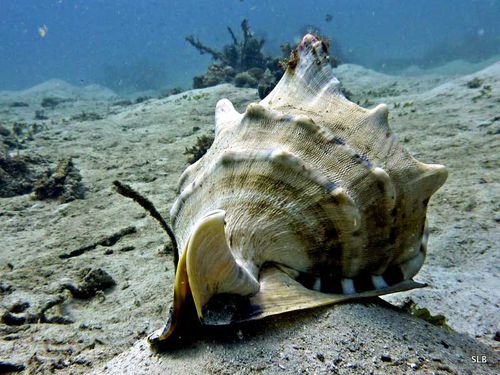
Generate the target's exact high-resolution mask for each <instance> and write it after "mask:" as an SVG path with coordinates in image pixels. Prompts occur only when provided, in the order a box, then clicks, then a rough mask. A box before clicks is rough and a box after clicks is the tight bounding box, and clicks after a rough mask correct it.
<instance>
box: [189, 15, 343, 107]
mask: <svg viewBox="0 0 500 375" xmlns="http://www.w3.org/2000/svg"><path fill="white" fill-rule="evenodd" d="M227 29H228V32H229V35H230V36H231V40H232V43H231V44H227V45H225V46H224V47H223V48H222V50H221V51H218V50H216V49H214V48H211V47H208V46H206V45H204V44H203V43H202V42H201V41H200V40H199V39H198V38H196V37H195V36H193V35H190V36H188V37H186V40H187V41H188V42H189V43H190V44H191V45H192V46H193V47H194V48H196V49H197V50H198V51H200V53H201V54H202V55H203V54H209V55H211V56H212V58H213V60H214V62H213V63H212V64H211V65H210V66H209V67H208V69H207V72H206V73H205V74H203V75H201V76H196V77H194V78H193V87H194V88H195V89H196V88H204V87H210V86H215V85H218V84H220V83H226V82H230V83H233V84H234V85H236V86H238V87H253V88H257V89H258V91H259V96H260V98H261V99H262V98H264V97H265V96H266V95H267V94H269V92H271V90H272V89H273V88H274V86H276V84H277V83H278V81H279V80H280V78H281V76H282V75H283V72H284V71H285V69H286V65H287V62H288V57H289V56H290V55H291V53H292V48H291V47H290V44H288V43H285V44H283V45H282V46H281V51H282V56H281V57H270V56H266V55H264V53H263V52H262V47H263V46H264V43H265V40H264V39H261V38H257V37H255V36H254V34H253V33H252V32H251V30H250V26H249V24H248V21H247V20H243V22H242V23H241V30H242V34H243V39H242V40H239V39H238V38H237V37H236V35H235V34H234V32H233V30H232V29H231V28H230V27H228V28H227ZM323 39H324V38H323ZM335 50H336V51H337V50H338V51H340V47H339V46H338V43H335ZM330 59H331V61H332V65H334V66H336V65H337V64H338V63H339V59H338V58H335V57H333V56H330Z"/></svg>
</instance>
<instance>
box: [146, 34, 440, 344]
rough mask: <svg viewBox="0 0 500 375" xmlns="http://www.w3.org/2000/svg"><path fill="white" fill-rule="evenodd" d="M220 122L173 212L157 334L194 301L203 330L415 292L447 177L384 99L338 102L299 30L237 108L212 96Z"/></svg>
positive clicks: (312, 45) (326, 67) (322, 48)
mask: <svg viewBox="0 0 500 375" xmlns="http://www.w3.org/2000/svg"><path fill="white" fill-rule="evenodd" d="M215 123H216V130H215V141H214V143H213V145H212V147H211V148H210V149H209V150H208V152H207V153H206V154H205V156H204V157H203V158H201V159H200V160H199V161H197V162H196V163H195V164H193V165H191V166H190V167H188V168H187V169H186V171H185V172H184V173H183V175H182V176H181V179H180V185H179V191H180V195H179V197H178V198H177V200H176V201H175V203H174V205H173V207H172V209H171V219H172V225H173V229H174V232H175V235H176V239H177V242H178V245H179V258H180V261H179V264H178V266H177V278H176V285H175V292H174V293H175V299H174V307H173V313H172V314H173V315H172V318H171V321H170V323H169V324H168V325H167V327H166V328H165V330H164V331H163V332H162V333H161V335H160V336H159V338H158V337H156V340H164V339H166V338H167V337H169V336H170V335H171V333H172V332H173V330H174V328H175V325H176V322H177V321H179V319H180V318H179V316H177V315H180V314H181V311H182V309H181V306H182V305H183V304H186V300H187V299H189V298H192V299H193V302H194V307H195V310H196V312H197V315H198V318H199V319H200V321H201V322H203V323H206V324H227V323H231V322H234V321H243V320H249V319H255V318H260V317H264V316H267V315H272V314H277V313H282V312H285V311H290V310H297V309H303V308H309V307H314V306H319V305H324V304H329V303H335V302H337V301H341V300H345V299H349V298H359V297H363V296H374V295H381V294H386V293H390V292H394V291H401V290H406V289H410V288H414V287H419V286H421V284H418V283H415V282H413V281H412V277H413V276H414V275H415V274H416V273H417V272H418V270H419V269H420V268H421V266H422V264H423V262H424V258H425V254H426V251H427V246H426V245H427V236H428V235H427V224H426V210H427V204H428V202H429V198H430V197H431V195H432V194H433V193H434V192H435V191H436V190H437V189H438V188H439V187H440V186H441V185H442V184H443V183H444V181H445V180H446V177H447V172H446V169H445V168H444V167H443V166H441V165H429V164H423V163H421V162H418V161H417V160H415V159H414V158H413V157H412V156H411V155H410V154H409V153H408V152H407V151H406V150H404V149H403V147H402V145H401V144H400V143H399V142H398V140H397V139H396V137H395V136H394V135H393V133H392V131H391V129H390V128H389V126H388V110H387V106H386V105H383V104H382V105H378V106H377V107H375V108H374V109H370V110H368V109H364V108H361V107H360V106H358V105H356V104H354V103H352V102H350V101H349V100H347V99H346V98H345V97H344V96H343V95H342V93H341V91H340V89H339V82H338V80H337V79H336V78H335V77H334V76H333V73H332V70H331V68H330V64H329V61H328V53H327V46H326V44H325V43H324V42H323V41H321V40H320V39H319V38H317V37H316V36H313V35H310V34H309V35H306V36H305V37H304V38H303V40H302V42H301V43H300V44H299V46H298V47H297V49H296V50H295V51H294V53H293V55H292V58H291V60H290V62H289V67H288V69H287V71H286V73H285V75H284V76H283V78H282V79H281V81H280V82H279V83H278V85H277V86H276V87H275V89H274V90H273V91H272V92H271V93H270V94H269V95H268V96H267V97H266V98H265V99H263V100H262V101H261V102H260V103H255V104H250V105H249V106H248V108H247V110H246V111H245V113H243V114H240V113H238V112H237V111H236V110H235V109H234V107H233V105H232V104H231V103H230V101H229V100H227V99H222V100H220V101H219V102H218V104H217V107H216V113H215ZM153 340H154V339H153Z"/></svg>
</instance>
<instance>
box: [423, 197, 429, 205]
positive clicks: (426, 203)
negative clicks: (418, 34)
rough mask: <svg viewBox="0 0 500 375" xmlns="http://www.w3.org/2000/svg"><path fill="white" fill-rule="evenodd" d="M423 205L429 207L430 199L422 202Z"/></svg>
mask: <svg viewBox="0 0 500 375" xmlns="http://www.w3.org/2000/svg"><path fill="white" fill-rule="evenodd" d="M422 204H423V205H424V207H427V205H428V204H429V198H427V199H424V200H423V201H422Z"/></svg>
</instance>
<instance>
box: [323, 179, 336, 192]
mask: <svg viewBox="0 0 500 375" xmlns="http://www.w3.org/2000/svg"><path fill="white" fill-rule="evenodd" d="M336 188H337V184H336V183H335V182H333V181H329V182H328V183H327V184H326V185H325V189H326V192H327V193H331V192H332V191H334V190H335V189H336Z"/></svg>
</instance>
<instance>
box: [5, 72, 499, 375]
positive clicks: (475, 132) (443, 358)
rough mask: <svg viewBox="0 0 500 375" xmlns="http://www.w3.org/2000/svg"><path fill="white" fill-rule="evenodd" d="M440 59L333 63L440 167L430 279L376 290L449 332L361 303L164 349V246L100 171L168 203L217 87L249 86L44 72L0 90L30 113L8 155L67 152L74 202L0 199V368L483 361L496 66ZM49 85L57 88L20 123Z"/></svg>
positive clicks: (273, 367)
mask: <svg viewBox="0 0 500 375" xmlns="http://www.w3.org/2000/svg"><path fill="white" fill-rule="evenodd" d="M442 71H443V69H440V70H439V72H434V73H433V72H427V73H426V74H421V75H413V76H389V75H383V74H379V73H376V72H373V71H370V70H367V69H365V68H362V67H359V66H355V65H342V66H341V67H340V68H338V69H336V71H335V74H336V75H337V76H338V77H339V79H340V80H341V82H342V83H343V85H344V86H345V87H346V88H347V89H348V90H349V91H350V92H352V93H353V100H356V101H358V102H359V103H360V104H361V105H363V106H366V107H372V106H374V105H376V104H378V103H387V104H388V106H389V109H390V117H389V120H390V121H389V122H390V126H391V128H392V129H393V131H394V132H395V134H396V135H397V136H398V137H399V139H400V140H401V142H403V143H404V145H405V147H406V148H407V149H408V150H409V151H410V152H412V154H413V155H414V156H415V157H416V158H417V159H419V160H420V161H423V162H429V163H430V162H432V163H439V164H444V165H446V166H447V167H448V170H449V178H448V181H447V182H446V184H445V185H444V186H443V187H442V188H441V189H440V190H439V191H438V192H437V193H436V194H435V195H434V196H433V197H432V199H431V202H430V206H429V211H428V212H429V213H428V218H429V223H430V240H429V251H428V256H427V259H426V262H425V264H424V267H423V268H422V270H421V271H420V273H419V274H418V275H417V277H416V280H417V281H420V282H424V283H428V284H430V286H429V287H428V288H424V289H419V290H415V291H411V292H405V293H399V294H395V295H391V296H388V297H384V300H386V301H389V302H390V303H392V304H394V305H400V304H402V303H403V301H405V300H406V299H408V298H411V299H412V300H413V301H414V302H415V303H416V304H417V306H418V307H422V308H427V309H429V311H430V312H431V313H432V314H433V315H439V314H440V315H444V316H445V317H446V318H447V323H448V325H449V326H450V327H451V328H452V330H453V331H449V330H446V329H444V328H441V327H436V326H433V325H431V324H429V323H427V322H424V321H423V320H421V319H418V318H416V317H414V316H412V315H410V314H408V313H405V312H403V311H401V310H399V309H397V308H391V307H390V306H388V304H387V303H384V302H381V301H376V300H370V301H368V302H360V303H350V304H344V305H338V306H334V307H329V308H321V309H315V310H311V311H306V312H299V313H294V314H287V315H285V316H281V317H275V318H271V319H266V320H263V321H259V322H254V323H249V324H245V325H241V326H238V327H234V328H231V329H229V330H224V331H223V332H220V331H215V332H212V331H207V332H204V333H203V334H200V337H197V338H196V339H193V340H191V341H190V342H188V343H184V344H183V346H182V347H180V348H177V349H176V350H173V351H171V352H168V353H163V354H156V353H153V352H151V350H150V348H149V347H148V345H147V343H146V341H145V337H146V336H147V335H148V334H149V333H151V332H152V331H154V330H155V329H157V328H158V327H160V326H161V325H163V324H164V323H165V320H166V317H167V312H168V308H169V306H170V305H171V302H172V283H173V276H174V275H173V271H174V267H173V262H172V254H171V253H170V252H169V251H168V246H167V247H165V242H166V241H167V239H166V237H165V235H164V233H163V232H162V231H161V228H160V227H159V225H158V224H157V223H156V222H155V221H154V220H153V219H151V218H150V217H149V216H148V215H147V214H146V213H145V212H144V211H143V210H142V209H141V208H140V207H138V206H137V205H135V204H134V203H133V202H132V201H130V200H128V199H125V198H123V197H121V196H119V195H117V194H116V193H115V192H114V191H113V189H112V181H113V180H115V179H119V180H121V181H123V182H125V183H128V184H130V185H131V186H132V187H133V188H134V189H136V190H137V191H139V192H141V193H142V194H143V195H145V196H147V197H148V198H149V199H150V200H151V201H153V202H154V204H155V206H156V207H157V208H158V209H159V210H160V211H161V213H162V214H163V215H165V216H168V211H169V208H170V206H171V204H172V202H173V200H174V199H175V196H176V187H177V180H178V178H179V176H180V174H181V173H182V171H183V170H184V169H185V168H186V166H187V165H188V164H187V157H186V156H185V155H183V152H184V150H185V149H186V147H190V146H192V145H193V144H195V143H196V140H197V137H200V136H202V135H209V134H211V133H212V132H213V124H214V119H213V116H214V108H215V103H216V102H217V100H218V99H221V98H224V97H226V98H229V99H230V100H231V101H232V102H233V103H234V104H235V107H236V108H237V109H238V110H239V111H243V110H244V109H245V107H246V105H247V104H248V103H250V102H253V101H257V100H258V97H257V94H256V90H252V89H241V88H236V87H234V86H231V85H221V86H216V87H213V88H208V89H202V90H192V91H187V92H184V93H181V94H178V95H173V96H169V97H166V98H161V99H147V100H144V101H142V102H140V103H135V102H127V101H124V100H123V98H120V97H119V96H117V95H115V94H114V93H112V92H111V91H109V90H107V89H105V88H102V87H99V86H88V87H85V88H79V87H74V86H71V85H69V84H67V83H65V82H62V81H59V80H51V81H48V82H46V83H43V84H41V85H38V86H35V87H33V88H31V89H29V90H25V91H18V92H5V91H4V92H0V125H2V126H3V127H4V128H6V129H9V130H10V129H11V128H12V127H13V125H14V123H21V124H28V125H29V126H31V125H30V124H33V123H37V124H38V125H39V126H38V127H37V131H36V132H32V134H30V135H29V136H28V135H26V132H25V131H23V130H20V131H18V133H19V134H17V135H16V137H18V140H19V142H20V143H19V145H20V146H21V148H19V149H18V150H16V149H12V148H11V149H10V151H9V152H10V153H11V154H12V155H19V156H29V157H31V158H35V159H36V158H39V160H44V163H45V164H47V165H48V166H52V168H54V167H55V166H56V164H57V163H58V161H59V160H62V159H66V158H71V159H72V161H73V164H74V165H75V167H76V168H77V169H78V170H79V173H80V175H81V177H82V180H81V182H82V183H83V185H84V186H85V197H84V199H76V200H71V201H68V202H64V203H62V202H61V201H60V200H58V199H49V200H37V199H34V197H33V194H24V195H17V196H13V197H4V198H0V222H1V225H0V287H1V288H0V292H1V309H2V310H1V311H0V313H1V314H2V317H3V318H2V323H1V324H0V361H1V362H2V363H3V364H2V365H3V366H7V364H11V365H13V366H14V365H18V366H19V367H18V370H20V371H24V372H25V373H45V372H48V373H50V372H60V373H73V374H75V373H89V372H94V373H116V374H122V373H130V374H138V373H144V374H155V373H184V374H185V373H220V374H226V373H241V374H246V373H265V374H274V373H318V374H321V373H341V374H351V373H352V374H357V373H367V374H368V373H394V374H399V373H422V374H427V373H474V374H476V373H485V374H487V373H495V372H496V373H498V371H500V370H499V366H498V363H499V362H498V361H499V356H498V348H499V345H498V341H497V340H498V335H499V334H498V330H499V329H500V328H499V326H498V322H499V317H500V314H499V304H500V288H499V285H500V283H499V275H500V272H499V266H500V262H499V260H500V259H499V258H500V252H499V245H498V244H499V243H500V231H499V222H500V213H499V202H500V190H499V186H500V178H499V177H500V170H499V164H500V162H499V160H500V150H499V145H500V135H499V133H500V130H499V129H500V63H495V64H493V65H491V66H489V67H487V68H485V69H483V70H480V71H477V72H476V73H473V74H470V75H466V76H457V75H454V76H451V75H444V74H443V73H442ZM473 79H477V80H476V81H475V82H476V84H475V85H474V84H472V85H471V84H470V82H471V81H472V80H473ZM469 86H475V87H472V88H471V87H469ZM47 97H56V98H59V99H65V100H64V101H62V102H60V103H58V104H56V105H54V106H53V108H52V107H50V106H48V107H47V106H46V107H45V108H43V115H44V116H46V117H47V119H45V120H34V119H33V117H34V115H35V111H37V110H41V109H42V107H41V106H40V105H41V102H42V100H43V98H47ZM14 102H22V103H25V104H26V106H25V105H23V106H19V105H14V106H13V103H14ZM40 114H41V113H39V115H40ZM82 114H84V115H83V116H82ZM92 114H96V115H97V116H94V115H92ZM0 140H1V139H0ZM4 147H5V146H4ZM0 151H1V150H0ZM37 160H38V159H37ZM126 228H132V229H129V230H128V231H125V232H124V229H126ZM116 233H121V234H119V235H118V236H115V237H116V238H114V239H115V241H106V239H108V240H109V239H110V238H113V234H116ZM123 233H125V234H123ZM103 239H104V240H103ZM86 245H92V246H87V247H88V249H87V250H85V251H84V252H83V253H82V254H81V255H78V256H74V257H69V258H66V259H62V258H61V257H60V255H62V254H69V253H70V252H71V251H74V250H76V249H81V248H82V247H85V246H86ZM88 268H91V269H101V270H104V271H105V272H106V273H107V274H109V275H110V276H111V277H112V279H113V280H114V282H115V283H116V285H115V286H113V287H111V288H107V289H105V290H104V291H103V292H101V291H98V292H97V293H96V294H95V296H93V297H91V298H86V299H79V298H75V297H74V296H72V294H71V293H70V292H69V291H68V290H65V291H61V285H65V284H72V285H77V284H78V283H79V282H81V277H82V272H84V270H88ZM82 270H83V271H82ZM52 305H53V306H52ZM6 316H7V317H8V318H9V319H6V318H5V317H6ZM33 317H34V318H33ZM16 319H17V320H16ZM495 337H496V339H495ZM478 362H479V363H478ZM482 362H485V363H482ZM5 368H7V367H4V369H5ZM23 368H24V370H22V369H23Z"/></svg>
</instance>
